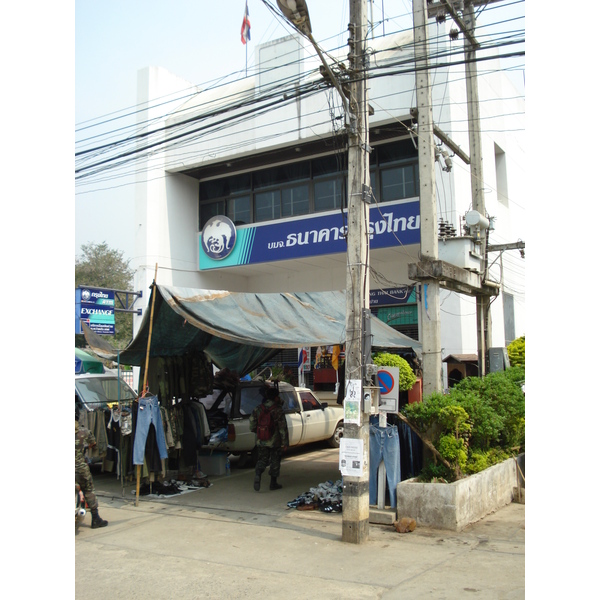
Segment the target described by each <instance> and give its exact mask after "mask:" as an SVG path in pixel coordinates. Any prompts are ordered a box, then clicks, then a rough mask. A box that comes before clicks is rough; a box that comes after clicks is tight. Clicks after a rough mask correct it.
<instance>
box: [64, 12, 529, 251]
mask: <svg viewBox="0 0 600 600" xmlns="http://www.w3.org/2000/svg"><path fill="white" fill-rule="evenodd" d="M270 2H271V3H272V4H273V5H276V0H270ZM244 7H245V0H219V1H217V2H215V1H214V0H176V1H171V2H166V1H165V0H144V1H143V2H142V1H139V0H131V1H128V2H122V1H116V0H103V1H102V2H93V1H91V0H76V1H75V124H76V125H75V128H76V134H75V135H76V139H77V140H80V139H82V138H87V137H89V136H91V135H95V134H96V133H97V127H91V126H92V125H94V126H97V124H98V123H101V122H103V121H107V120H108V119H111V120H110V121H109V123H107V124H106V125H105V126H103V127H113V128H114V127H116V126H121V125H122V124H123V123H122V122H121V120H117V121H115V120H114V119H115V117H117V116H121V115H123V114H125V113H126V112H130V111H126V110H125V109H131V108H132V107H135V105H136V102H137V100H136V94H137V74H138V71H139V70H140V69H143V68H145V67H148V66H160V67H163V68H165V69H167V70H168V71H170V72H172V73H174V74H175V75H178V76H179V77H182V78H183V79H185V80H187V81H189V82H190V83H192V84H195V85H202V84H206V83H207V82H213V81H216V80H219V79H221V78H224V77H225V78H227V77H228V80H229V81H231V80H233V79H235V78H239V77H241V76H243V75H244V73H245V69H246V66H247V65H248V68H249V72H250V73H251V72H252V66H253V64H254V50H255V48H256V46H257V45H258V44H261V43H265V42H269V41H272V40H274V39H277V38H280V37H283V36H285V35H289V34H290V33H291V32H292V30H291V27H290V26H289V25H288V24H285V23H284V22H282V20H279V19H277V18H276V16H275V15H274V14H273V13H272V12H271V11H270V10H269V9H268V8H267V7H266V6H265V5H264V3H263V2H262V1H261V0H248V8H249V12H250V22H251V25H252V27H251V40H250V42H249V43H248V44H247V46H244V45H243V44H242V42H241V38H240V30H241V25H242V19H243V14H244ZM308 7H309V13H310V19H311V24H312V30H313V36H314V38H315V39H316V40H317V41H318V42H320V43H321V42H322V46H323V47H325V48H332V47H337V46H345V45H346V44H347V40H348V31H347V25H348V20H349V19H348V12H349V0H319V1H316V0H313V1H312V2H311V1H310V0H309V2H308ZM382 7H383V8H384V11H385V13H384V14H385V17H386V20H385V21H384V22H383V23H380V24H379V25H377V26H376V28H375V30H374V33H375V35H378V34H381V33H384V32H388V33H389V32H390V31H398V30H400V29H406V28H410V27H412V1H411V0H395V1H394V0H386V1H385V2H384V1H383V0H374V1H373V3H372V9H373V21H374V22H375V23H377V22H381V20H382V19H381V17H382ZM515 12H516V14H519V15H522V14H524V7H523V4H522V3H520V6H517V7H516V8H515ZM369 14H370V13H369ZM483 18H484V17H483V16H482V17H480V22H481V21H482V20H483ZM518 26H519V27H523V21H521V22H520V24H519V25H518ZM519 76H522V74H521V75H519ZM117 124H118V125H117ZM99 129H102V128H99ZM77 130H79V131H77ZM123 183H124V182H123V181H120V182H119V183H114V182H112V183H111V182H107V183H105V184H96V185H92V186H81V185H79V186H77V187H76V189H75V194H76V195H75V254H76V255H80V254H81V245H82V244H86V243H90V242H92V243H100V242H104V241H105V242H106V243H107V244H108V246H109V247H110V248H115V249H118V250H121V251H122V252H123V255H124V258H126V259H130V258H133V257H134V242H133V231H134V223H133V221H134V187H133V186H132V185H123Z"/></svg>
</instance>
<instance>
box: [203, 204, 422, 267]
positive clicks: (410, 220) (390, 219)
mask: <svg viewBox="0 0 600 600" xmlns="http://www.w3.org/2000/svg"><path fill="white" fill-rule="evenodd" d="M218 218H219V219H220V220H221V221H223V220H224V219H225V217H218ZM211 221H212V219H211ZM227 221H229V219H227ZM209 223H210V221H209V222H208V223H207V224H206V226H205V228H204V230H203V231H202V233H201V234H200V243H199V248H200V252H199V269H200V270H201V271H203V270H207V269H217V268H222V267H232V266H239V265H251V264H256V263H263V262H273V261H280V260H289V259H293V258H308V257H312V256H322V255H326V254H338V253H342V252H346V235H347V216H346V212H345V211H344V213H342V212H336V213H329V214H326V215H311V216H309V217H306V218H303V219H294V220H289V221H276V222H274V223H267V224H264V225H246V226H242V227H240V228H238V229H237V231H236V228H235V226H233V232H235V234H236V236H235V238H234V237H233V233H232V232H231V231H227V232H226V231H225V230H226V229H227V228H226V227H224V226H223V225H222V223H221V224H220V225H219V227H218V228H217V227H214V228H211V229H210V231H207V226H208V225H209ZM229 223H231V221H229ZM232 225H233V224H232ZM213 229H214V232H213ZM226 233H227V235H225V234H226ZM215 237H216V238H220V239H217V240H216V242H215V240H214V239H213V240H212V242H211V238H215ZM369 238H370V247H371V249H377V248H389V247H391V246H398V245H400V244H402V245H409V244H418V243H419V242H420V239H421V232H420V215H419V201H418V200H415V201H410V202H399V203H396V204H392V203H385V204H382V205H381V204H380V205H377V206H371V208H370V221H369ZM232 239H233V240H234V241H233V244H235V245H234V246H233V247H231V248H230V249H229V252H228V254H227V255H224V254H223V255H219V257H218V258H217V257H215V256H214V254H211V251H210V250H209V251H208V252H207V249H208V248H209V246H210V244H211V243H216V246H217V247H226V246H227V243H228V241H231V240H232Z"/></svg>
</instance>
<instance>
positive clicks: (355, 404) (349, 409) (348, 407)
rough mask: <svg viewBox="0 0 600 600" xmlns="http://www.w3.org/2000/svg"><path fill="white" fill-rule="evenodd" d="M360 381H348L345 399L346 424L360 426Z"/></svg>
mask: <svg viewBox="0 0 600 600" xmlns="http://www.w3.org/2000/svg"><path fill="white" fill-rule="evenodd" d="M360 388H361V381H360V379H349V380H348V381H346V395H345V397H344V423H354V424H356V425H360V402H361V399H362V394H361V389H360Z"/></svg>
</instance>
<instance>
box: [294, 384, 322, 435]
mask: <svg viewBox="0 0 600 600" xmlns="http://www.w3.org/2000/svg"><path fill="white" fill-rule="evenodd" d="M299 394H300V401H301V402H302V418H303V420H304V433H303V437H302V442H303V443H308V442H314V441H319V440H324V439H325V438H327V437H328V436H327V423H326V422H325V415H324V413H323V410H322V408H321V403H320V402H319V401H318V400H317V398H315V396H314V395H313V394H312V393H311V392H308V391H302V392H299Z"/></svg>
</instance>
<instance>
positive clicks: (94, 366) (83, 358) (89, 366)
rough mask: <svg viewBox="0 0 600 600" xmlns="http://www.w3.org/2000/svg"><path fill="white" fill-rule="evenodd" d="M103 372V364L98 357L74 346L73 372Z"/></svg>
mask: <svg viewBox="0 0 600 600" xmlns="http://www.w3.org/2000/svg"><path fill="white" fill-rule="evenodd" d="M79 373H104V365H103V364H102V361H101V360H100V359H99V358H96V357H95V356H92V355H91V354H88V353H87V352H84V351H83V350H80V349H79V348H75V374H76V375H77V374H79Z"/></svg>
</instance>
